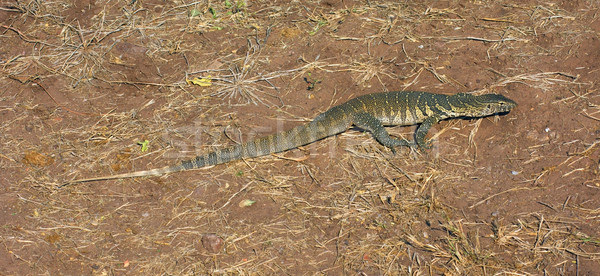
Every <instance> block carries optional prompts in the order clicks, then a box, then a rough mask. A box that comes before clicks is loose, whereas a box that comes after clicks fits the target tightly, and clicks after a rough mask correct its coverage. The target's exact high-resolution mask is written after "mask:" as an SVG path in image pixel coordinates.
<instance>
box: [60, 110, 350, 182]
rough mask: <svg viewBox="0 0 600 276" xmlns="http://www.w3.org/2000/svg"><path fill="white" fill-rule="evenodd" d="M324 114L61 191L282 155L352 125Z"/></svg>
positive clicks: (95, 179) (79, 180) (88, 179)
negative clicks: (173, 162) (175, 162)
mask: <svg viewBox="0 0 600 276" xmlns="http://www.w3.org/2000/svg"><path fill="white" fill-rule="evenodd" d="M338 111H339V110H338ZM326 113H328V112H326ZM329 113H331V112H329ZM323 115H325V113H323V114H321V116H319V117H317V119H315V120H314V121H312V122H310V123H308V124H305V125H301V126H297V127H295V128H292V129H290V130H288V131H283V132H278V133H275V134H271V135H269V136H265V137H261V138H258V139H256V140H253V141H250V142H248V143H244V144H239V145H235V146H231V147H228V148H224V149H220V150H216V151H213V152H210V153H207V154H204V155H200V156H197V157H196V158H194V159H190V160H186V161H183V162H181V163H180V164H178V165H174V166H167V167H163V168H159V169H152V170H146V171H138V172H131V173H123V174H116V175H109V176H102V177H94V178H86V179H77V180H72V181H69V182H66V183H63V184H61V185H59V186H58V188H61V187H64V186H67V185H71V184H74V183H82V182H91V181H100V180H111V179H122V178H131V177H142V176H158V175H163V174H168V173H173V172H179V171H185V170H191V169H199V168H203V167H208V166H214V165H218V164H223V163H227V162H230V161H234V160H239V159H242V158H248V157H258V156H263V155H268V154H271V153H277V152H282V151H286V150H289V149H293V148H296V147H299V146H303V145H306V144H310V143H312V142H315V141H317V140H320V139H323V138H325V137H328V136H331V135H335V134H338V133H340V132H343V131H345V130H346V129H347V128H348V126H349V122H348V123H345V122H340V121H336V119H334V118H335V117H334V118H332V117H331V116H323Z"/></svg>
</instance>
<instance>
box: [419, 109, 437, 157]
mask: <svg viewBox="0 0 600 276" xmlns="http://www.w3.org/2000/svg"><path fill="white" fill-rule="evenodd" d="M439 121H440V118H439V117H437V116H430V117H427V119H425V120H424V121H423V122H422V123H421V125H419V127H418V128H417V130H416V131H415V143H416V144H417V145H418V146H419V148H421V149H430V148H431V142H429V141H427V142H426V141H425V136H426V135H427V132H429V129H430V128H431V126H433V125H435V124H437V123H438V122H439Z"/></svg>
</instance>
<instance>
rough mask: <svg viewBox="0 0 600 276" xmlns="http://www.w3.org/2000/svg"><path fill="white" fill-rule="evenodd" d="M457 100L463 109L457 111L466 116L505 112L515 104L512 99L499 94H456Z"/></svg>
mask: <svg viewBox="0 0 600 276" xmlns="http://www.w3.org/2000/svg"><path fill="white" fill-rule="evenodd" d="M457 96H458V100H459V101H460V102H462V103H464V105H463V108H462V109H463V110H461V111H459V112H460V113H461V115H462V116H466V117H485V116H490V115H494V114H499V113H506V112H509V111H510V110H511V109H513V108H514V107H515V106H517V103H516V102H514V101H513V100H511V99H509V98H507V97H504V96H502V95H499V94H484V95H479V96H475V95H471V94H465V93H460V94H457Z"/></svg>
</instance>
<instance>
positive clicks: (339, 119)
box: [61, 91, 517, 187]
mask: <svg viewBox="0 0 600 276" xmlns="http://www.w3.org/2000/svg"><path fill="white" fill-rule="evenodd" d="M516 105H517V104H516V103H515V102H514V101H512V100H511V99H509V98H506V97H504V96H502V95H498V94H485V95H480V96H475V95H471V94H465V93H459V94H455V95H443V94H434V93H427V92H416V91H401V92H388V93H376V94H368V95H363V96H359V97H356V98H354V99H351V100H349V101H347V102H345V103H343V104H341V105H338V106H335V107H332V108H331V109H329V110H327V111H325V112H324V113H321V114H320V115H318V116H317V117H316V118H315V119H314V120H313V121H312V122H310V123H307V124H305V125H301V126H297V127H295V128H292V129H290V130H287V131H283V132H278V133H275V134H272V135H269V136H266V137H262V138H258V139H256V140H254V141H250V142H247V143H244V144H239V145H235V146H232V147H228V148H224V149H221V150H218V151H214V152H210V153H207V154H205V155H201V156H197V157H196V158H194V159H191V160H187V161H183V162H181V163H180V164H178V165H174V166H169V167H164V168H159V169H152V170H147V171H139V172H133V173H125V174H119V175H111V176H104V177H96V178H88V179H79V180H74V181H70V182H68V183H65V184H63V185H61V187H62V186H65V185H68V184H72V183H78V182H88V181H97V180H108V179H120V178H128V177H139V176H150V175H162V174H165V173H172V172H177V171H183V170H190V169H197V168H202V167H207V166H213V165H218V164H222V163H226V162H230V161H234V160H239V159H242V158H251V157H258V156H263V155H267V154H271V153H277V152H282V151H286V150H289V149H293V148H296V147H299V146H303V145H306V144H310V143H312V142H315V141H317V140H320V139H323V138H325V137H328V136H332V135H336V134H338V133H341V132H344V131H346V130H347V129H348V128H349V127H350V126H352V125H355V126H357V127H360V128H362V129H365V130H368V131H369V132H371V133H372V134H373V137H374V138H375V139H376V140H377V141H378V142H379V143H381V144H382V145H384V146H386V147H389V148H391V149H394V147H397V146H418V147H420V148H421V149H425V148H429V145H428V144H427V143H426V142H425V135H426V134H427V132H428V131H429V129H430V128H431V126H433V125H435V124H437V123H438V122H439V121H440V120H444V119H448V118H461V117H466V118H476V117H485V116H490V115H494V114H501V113H506V112H509V111H510V110H511V109H512V108H514V107H515V106H516ZM414 124H420V125H419V127H418V128H417V130H416V132H415V141H414V142H410V141H407V140H404V139H402V140H399V139H395V138H392V137H390V135H389V134H388V132H387V130H385V128H384V127H383V126H386V125H399V126H406V125H414Z"/></svg>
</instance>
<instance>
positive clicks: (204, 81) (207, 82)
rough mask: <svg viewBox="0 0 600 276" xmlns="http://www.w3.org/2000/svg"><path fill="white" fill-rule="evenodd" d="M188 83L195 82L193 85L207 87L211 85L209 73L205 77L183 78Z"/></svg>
mask: <svg viewBox="0 0 600 276" xmlns="http://www.w3.org/2000/svg"><path fill="white" fill-rule="evenodd" d="M185 81H186V82H187V83H188V84H195V85H199V86H202V87H207V86H211V85H212V79H211V78H210V75H209V76H207V77H206V78H193V79H191V80H190V79H186V80H185Z"/></svg>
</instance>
